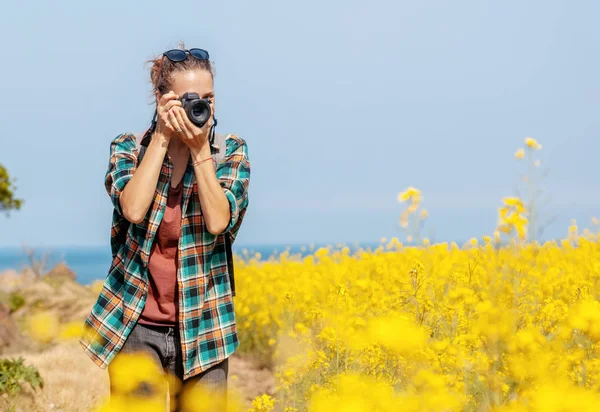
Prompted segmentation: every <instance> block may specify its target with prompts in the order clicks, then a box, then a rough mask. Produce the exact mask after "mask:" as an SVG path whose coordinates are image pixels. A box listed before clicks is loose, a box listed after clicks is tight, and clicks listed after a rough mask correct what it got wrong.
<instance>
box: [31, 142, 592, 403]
mask: <svg viewBox="0 0 600 412" xmlns="http://www.w3.org/2000/svg"><path fill="white" fill-rule="evenodd" d="M541 148H542V146H541V145H540V144H539V143H538V142H537V141H535V140H534V139H531V138H527V139H526V140H525V147H524V148H522V149H519V150H517V152H516V153H515V158H516V159H517V160H518V161H519V162H528V164H529V166H530V167H529V171H530V173H529V175H528V176H527V179H524V182H525V183H526V189H527V190H526V191H527V192H529V193H538V192H539V188H538V186H537V185H538V184H539V183H540V181H539V179H537V178H536V171H537V170H538V168H539V166H540V160H539V159H538V158H537V157H536V154H537V153H538V151H539V150H540V149H541ZM398 200H399V201H400V202H402V203H406V204H407V206H406V209H405V210H404V212H403V213H402V214H401V216H400V227H401V228H402V229H404V230H406V240H407V242H408V243H407V244H406V245H403V244H402V242H401V241H400V240H399V239H398V238H393V239H391V240H389V241H388V240H385V239H383V240H382V242H381V244H380V246H379V247H378V248H376V249H374V250H359V251H356V252H353V253H350V250H349V249H348V248H346V247H343V246H339V247H337V248H332V247H330V248H319V249H317V250H313V251H312V254H310V255H308V256H300V255H298V256H293V255H290V254H289V253H287V252H286V253H283V254H281V255H280V256H278V257H277V258H276V259H275V258H271V259H269V260H266V261H265V260H262V259H261V257H260V256H249V255H247V254H246V255H244V256H241V257H239V256H238V258H237V259H236V260H237V261H236V282H237V284H236V286H237V288H236V290H237V296H236V297H235V299H234V302H235V312H236V320H237V324H238V331H239V336H240V341H241V346H240V349H239V351H240V353H242V354H245V355H248V356H251V357H252V358H254V359H258V360H260V362H262V363H263V364H265V365H268V366H269V368H271V369H272V371H273V373H274V374H275V377H276V381H277V390H276V391H275V393H274V394H264V395H262V396H258V397H256V398H255V399H254V400H253V401H252V405H251V407H250V410H251V411H252V412H269V411H285V412H292V411H299V412H300V411H311V412H329V411H352V412H354V411H490V410H492V411H503V412H508V411H595V410H598V406H597V405H599V404H600V356H599V355H600V302H599V297H600V234H598V233H595V231H594V232H593V231H590V230H585V231H582V232H581V233H580V231H579V229H578V227H577V225H576V224H575V222H573V224H572V225H571V227H570V228H568V236H567V237H566V238H565V239H564V240H562V241H552V242H546V243H539V242H537V241H535V239H536V236H537V233H538V230H539V229H540V227H541V220H540V213H539V211H538V208H539V202H537V201H536V199H535V198H529V199H527V198H525V199H523V198H520V197H506V198H504V199H503V204H502V206H501V207H500V208H499V210H498V223H497V230H496V231H495V232H494V233H493V234H492V235H491V236H484V237H482V238H481V239H475V238H474V239H471V240H470V241H468V242H466V244H462V245H458V244H456V243H439V244H431V243H430V242H429V241H428V240H427V239H424V238H422V237H421V229H422V227H423V225H424V221H425V220H426V219H427V217H428V212H427V210H425V209H424V208H423V207H422V203H423V196H422V194H421V192H420V191H419V190H417V189H415V188H412V187H410V188H408V189H407V190H406V191H404V192H403V193H401V194H400V195H399V196H398ZM592 222H593V224H594V225H596V226H597V225H598V223H599V222H598V221H597V220H596V219H592ZM36 319H37V320H36ZM36 322H37V323H36ZM55 323H56V322H55ZM29 325H30V326H29V327H30V334H31V336H33V337H36V336H37V338H36V339H38V340H42V341H49V340H51V339H54V337H55V336H58V337H59V338H60V337H62V338H63V339H73V338H75V337H78V335H79V333H80V330H79V329H78V327H80V326H81V324H80V323H75V324H66V325H61V326H60V327H59V325H58V324H56V325H55V326H54V327H51V326H48V325H53V322H51V319H49V318H44V317H43V314H38V315H35V316H34V317H32V319H31V320H30V322H29ZM49 329H51V330H50V333H48V330H49ZM57 334H58V335H57ZM116 362H117V363H118V365H121V368H120V369H121V372H122V373H121V375H120V376H119V379H120V384H119V385H118V386H119V388H120V390H121V391H122V394H120V395H118V396H115V397H113V399H112V400H111V401H110V402H108V403H105V404H103V405H100V407H99V409H98V411H101V412H108V411H114V412H116V411H135V410H140V411H141V410H144V411H159V410H163V409H162V408H164V403H165V395H166V392H163V391H162V390H160V389H159V390H157V391H156V394H157V396H156V397H154V399H146V400H143V401H142V400H141V399H138V398H136V397H135V396H134V392H135V389H136V387H137V385H138V384H139V383H140V382H141V381H142V380H143V381H145V383H146V384H149V385H151V386H155V387H156V388H161V387H162V386H161V385H162V383H161V382H162V381H161V380H160V379H158V380H153V379H149V378H148V377H149V376H154V375H155V374H154V372H157V371H156V370H155V368H156V367H155V366H154V365H152V364H151V363H149V362H148V361H147V359H144V358H143V357H129V358H127V357H123V358H121V359H120V360H118V361H116ZM118 365H116V366H118ZM132 402H133V403H132ZM184 402H185V403H186V405H185V410H186V411H189V412H193V411H210V410H216V409H215V408H217V405H214V404H213V403H212V402H214V397H212V396H211V395H210V394H207V393H201V392H195V393H187V394H184ZM227 409H228V410H230V411H240V410H247V409H248V408H243V407H242V403H241V402H240V401H239V395H238V394H236V393H235V392H232V394H231V397H230V401H229V403H228V406H227Z"/></svg>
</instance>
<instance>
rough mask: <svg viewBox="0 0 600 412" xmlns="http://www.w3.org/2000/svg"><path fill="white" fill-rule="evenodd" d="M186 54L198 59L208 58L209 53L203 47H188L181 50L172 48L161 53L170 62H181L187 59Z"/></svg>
mask: <svg viewBox="0 0 600 412" xmlns="http://www.w3.org/2000/svg"><path fill="white" fill-rule="evenodd" d="M188 54H189V55H190V56H192V57H195V58H196V59H198V60H208V59H209V57H210V56H209V55H208V52H207V51H206V50H203V49H189V50H181V49H172V50H168V51H166V52H164V53H163V56H165V57H166V58H167V59H169V60H171V61H172V62H182V61H184V60H185V59H187V56H188Z"/></svg>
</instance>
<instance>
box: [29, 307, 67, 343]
mask: <svg viewBox="0 0 600 412" xmlns="http://www.w3.org/2000/svg"><path fill="white" fill-rule="evenodd" d="M59 327H60V324H59V321H58V316H57V315H56V314H55V313H51V312H38V313H34V314H33V315H32V316H31V317H30V318H29V319H28V322H27V332H28V333H29V335H30V336H31V337H32V338H33V339H34V340H36V341H38V342H41V343H49V342H51V341H52V340H53V339H54V338H55V337H56V336H57V335H58V331H59Z"/></svg>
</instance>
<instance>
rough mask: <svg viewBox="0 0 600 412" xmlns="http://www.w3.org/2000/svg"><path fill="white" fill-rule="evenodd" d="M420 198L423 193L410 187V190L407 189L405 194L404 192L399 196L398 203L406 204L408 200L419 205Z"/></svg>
mask: <svg viewBox="0 0 600 412" xmlns="http://www.w3.org/2000/svg"><path fill="white" fill-rule="evenodd" d="M420 197H421V191H420V190H419V189H415V188H414V187H412V186H410V187H408V189H406V190H405V191H404V192H402V193H400V194H399V195H398V202H400V203H402V202H406V201H408V200H413V201H416V202H415V203H418V200H420Z"/></svg>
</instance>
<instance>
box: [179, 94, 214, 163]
mask: <svg viewBox="0 0 600 412" xmlns="http://www.w3.org/2000/svg"><path fill="white" fill-rule="evenodd" d="M169 122H170V123H171V124H173V125H175V127H176V128H178V129H180V130H181V131H180V132H179V133H177V135H178V136H179V138H180V139H181V141H182V142H184V143H185V144H186V145H187V146H188V147H189V148H190V152H192V155H194V154H195V153H198V152H200V151H202V149H203V148H206V147H208V145H207V142H208V135H209V133H210V128H211V126H212V124H213V115H212V107H211V115H210V118H209V119H208V121H207V122H206V123H204V125H203V126H202V127H198V126H196V125H195V124H194V123H192V122H191V120H190V119H189V118H188V116H187V113H186V112H185V110H183V108H182V107H181V105H179V106H174V107H172V108H171V109H170V110H169ZM209 153H210V152H209Z"/></svg>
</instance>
